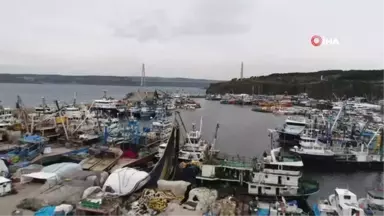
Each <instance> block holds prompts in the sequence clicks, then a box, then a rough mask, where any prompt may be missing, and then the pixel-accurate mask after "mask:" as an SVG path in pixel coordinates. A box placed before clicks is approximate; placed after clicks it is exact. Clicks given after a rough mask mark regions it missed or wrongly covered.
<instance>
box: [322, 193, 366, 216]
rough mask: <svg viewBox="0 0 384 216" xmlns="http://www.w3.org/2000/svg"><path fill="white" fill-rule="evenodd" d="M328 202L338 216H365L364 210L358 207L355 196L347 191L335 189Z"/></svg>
mask: <svg viewBox="0 0 384 216" xmlns="http://www.w3.org/2000/svg"><path fill="white" fill-rule="evenodd" d="M328 200H329V204H330V205H331V206H332V207H333V208H335V209H336V212H337V213H338V215H339V216H364V215H365V213H364V210H363V209H362V208H360V207H359V205H358V202H357V197H356V194H354V193H352V192H351V191H349V190H348V189H341V188H336V189H335V193H334V194H331V195H330V196H329V198H328Z"/></svg>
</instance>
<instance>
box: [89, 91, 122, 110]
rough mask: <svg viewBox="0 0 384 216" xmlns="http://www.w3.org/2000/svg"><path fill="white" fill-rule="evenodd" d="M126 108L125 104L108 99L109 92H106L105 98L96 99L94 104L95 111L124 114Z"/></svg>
mask: <svg viewBox="0 0 384 216" xmlns="http://www.w3.org/2000/svg"><path fill="white" fill-rule="evenodd" d="M125 108H126V107H125V105H124V104H123V102H121V101H119V100H115V99H113V98H111V97H107V91H104V96H103V97H102V98H101V99H96V100H94V101H93V103H92V109H93V110H101V111H108V112H117V113H122V112H125Z"/></svg>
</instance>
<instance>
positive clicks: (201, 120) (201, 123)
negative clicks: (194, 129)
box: [200, 116, 203, 135]
mask: <svg viewBox="0 0 384 216" xmlns="http://www.w3.org/2000/svg"><path fill="white" fill-rule="evenodd" d="M202 128H203V116H201V118H200V135H201V130H202Z"/></svg>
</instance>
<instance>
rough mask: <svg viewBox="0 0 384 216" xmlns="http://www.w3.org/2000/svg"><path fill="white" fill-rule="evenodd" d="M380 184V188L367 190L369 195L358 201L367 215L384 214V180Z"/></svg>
mask: <svg viewBox="0 0 384 216" xmlns="http://www.w3.org/2000/svg"><path fill="white" fill-rule="evenodd" d="M380 181H382V180H380ZM379 184H380V186H379V187H378V188H373V189H369V190H367V196H366V197H365V198H361V199H359V200H358V201H357V202H358V203H359V206H360V207H361V208H363V209H364V211H365V212H366V214H367V215H384V190H383V182H380V183H379Z"/></svg>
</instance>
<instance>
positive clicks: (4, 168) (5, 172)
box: [0, 159, 9, 177]
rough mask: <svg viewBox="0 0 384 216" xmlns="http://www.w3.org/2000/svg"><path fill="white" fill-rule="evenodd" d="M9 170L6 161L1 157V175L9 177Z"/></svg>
mask: <svg viewBox="0 0 384 216" xmlns="http://www.w3.org/2000/svg"><path fill="white" fill-rule="evenodd" d="M8 174H9V170H8V167H7V165H5V163H4V161H3V160H2V159H0V176H3V177H8Z"/></svg>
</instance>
